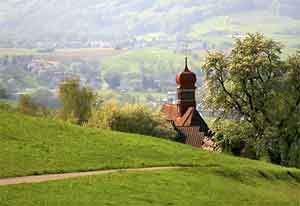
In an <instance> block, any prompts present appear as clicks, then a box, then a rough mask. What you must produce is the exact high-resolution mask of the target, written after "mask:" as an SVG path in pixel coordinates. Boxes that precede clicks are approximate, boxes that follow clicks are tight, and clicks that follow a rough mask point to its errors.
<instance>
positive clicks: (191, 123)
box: [161, 58, 210, 147]
mask: <svg viewBox="0 0 300 206" xmlns="http://www.w3.org/2000/svg"><path fill="white" fill-rule="evenodd" d="M196 81H197V78H196V75H195V73H193V72H191V71H190V70H189V68H188V65H187V58H186V59H185V68H184V71H183V72H181V73H179V74H177V75H176V84H177V103H176V104H169V103H166V104H164V105H163V107H162V109H161V112H162V113H163V114H164V115H165V117H166V119H167V120H168V121H170V122H171V124H172V125H173V127H174V129H175V130H176V131H177V137H176V138H177V141H179V142H182V143H184V144H189V145H192V146H195V147H203V144H204V139H205V138H208V137H209V136H210V130H209V128H208V126H207V124H206V122H205V121H204V120H203V118H202V117H201V115H200V114H199V112H198V111H197V109H196V98H195V92H196V86H195V84H196Z"/></svg>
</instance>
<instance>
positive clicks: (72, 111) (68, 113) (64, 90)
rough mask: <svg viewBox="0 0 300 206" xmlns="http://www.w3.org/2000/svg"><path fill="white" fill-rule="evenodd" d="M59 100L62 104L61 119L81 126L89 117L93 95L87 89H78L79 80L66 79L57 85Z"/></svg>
mask: <svg viewBox="0 0 300 206" xmlns="http://www.w3.org/2000/svg"><path fill="white" fill-rule="evenodd" d="M59 98H60V101H61V102H62V109H61V117H62V118H63V119H64V120H67V121H70V122H73V123H77V124H82V123H84V122H87V121H88V119H89V117H90V116H91V112H92V106H93V103H94V100H95V95H94V93H93V92H92V90H91V89H90V88H88V87H82V88H81V87H80V79H77V78H76V79H75V78H74V79H68V80H65V81H62V82H61V83H60V84H59Z"/></svg>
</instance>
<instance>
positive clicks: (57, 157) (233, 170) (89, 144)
mask: <svg viewBox="0 0 300 206" xmlns="http://www.w3.org/2000/svg"><path fill="white" fill-rule="evenodd" d="M0 147H1V150H0V168H1V170H0V177H2V178H3V177H12V176H22V175H32V174H48V173H62V172H72V171H90V170H98V169H108V168H143V167H151V166H190V167H192V168H190V169H177V170H170V171H152V172H149V171H148V172H139V173H137V172H133V173H124V172H121V173H117V174H107V175H99V176H94V177H83V178H75V179H69V180H62V181H54V182H46V183H39V184H24V185H16V186H1V187H0V205H1V206H2V205H82V204H83V205H180V206H181V205H197V204H208V205H299V204H300V171H299V170H297V169H293V168H284V167H280V166H276V165H272V164H269V163H266V162H261V161H253V160H248V159H242V158H236V157H232V156H229V155H224V154H216V153H209V152H206V151H202V150H199V149H196V148H193V147H190V146H187V145H182V144H177V143H174V142H171V141H168V140H163V139H159V138H153V137H147V136H142V135H136V134H126V133H120V132H112V131H107V130H97V129H86V128H81V127H78V126H74V125H70V124H66V123H63V122H56V121H52V120H43V119H39V118H33V117H28V116H24V115H21V114H18V113H15V112H7V111H4V109H1V110H0Z"/></svg>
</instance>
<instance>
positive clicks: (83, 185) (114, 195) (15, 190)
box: [0, 168, 300, 206]
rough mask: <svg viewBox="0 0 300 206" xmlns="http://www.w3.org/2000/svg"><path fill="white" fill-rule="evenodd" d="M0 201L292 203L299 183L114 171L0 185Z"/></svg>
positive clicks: (299, 195)
mask: <svg viewBox="0 0 300 206" xmlns="http://www.w3.org/2000/svg"><path fill="white" fill-rule="evenodd" d="M0 202H2V203H4V204H1V203H0V205H14V206H22V205H26V206H27V205H28V206H31V205H53V206H54V205H72V206H77V205H78V206H82V205H91V206H92V205H137V206H138V205H178V206H191V205H218V206H225V205H226V206H234V205H236V206H241V205H245V206H249V205H257V206H262V205H269V206H283V205H284V206H292V205H295V206H298V205H299V204H300V185H299V184H295V183H294V181H293V180H292V179H286V180H276V179H267V178H262V177H259V176H257V175H255V174H252V175H250V174H247V175H243V176H242V177H240V178H239V177H237V176H235V174H234V173H233V174H229V173H228V174H226V173H224V172H223V171H221V170H219V169H218V168H215V169H210V168H195V169H184V170H183V169H180V170H172V171H152V172H144V173H117V174H109V175H100V176H95V177H83V178H76V179H72V180H63V181H55V182H49V183H39V184H27V185H26V184H24V185H17V186H8V187H0Z"/></svg>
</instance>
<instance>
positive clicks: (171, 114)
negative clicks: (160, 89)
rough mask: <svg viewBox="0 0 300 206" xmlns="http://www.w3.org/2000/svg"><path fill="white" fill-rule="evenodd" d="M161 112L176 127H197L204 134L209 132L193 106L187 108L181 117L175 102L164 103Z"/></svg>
mask: <svg viewBox="0 0 300 206" xmlns="http://www.w3.org/2000/svg"><path fill="white" fill-rule="evenodd" d="M161 112H162V113H163V114H164V115H165V116H166V119H167V120H168V121H173V122H174V125H175V126H176V127H199V128H200V131H201V132H204V134H205V135H208V133H209V128H208V126H207V124H206V123H205V121H204V120H203V118H202V117H201V115H200V114H199V112H198V111H197V110H196V108H194V107H190V108H188V110H187V111H186V113H185V114H184V115H183V116H182V117H180V116H178V115H177V105H175V104H164V105H163V107H162V109H161Z"/></svg>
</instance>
